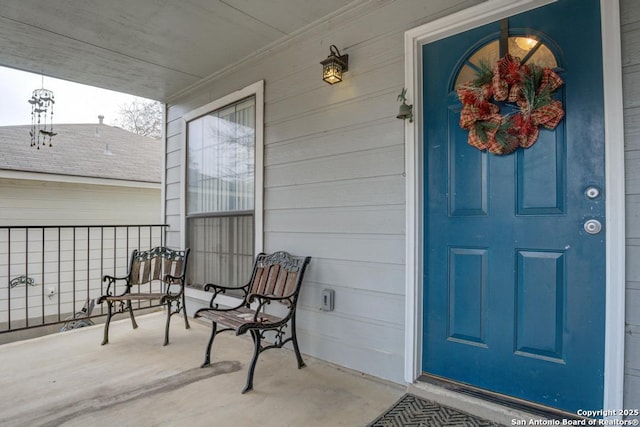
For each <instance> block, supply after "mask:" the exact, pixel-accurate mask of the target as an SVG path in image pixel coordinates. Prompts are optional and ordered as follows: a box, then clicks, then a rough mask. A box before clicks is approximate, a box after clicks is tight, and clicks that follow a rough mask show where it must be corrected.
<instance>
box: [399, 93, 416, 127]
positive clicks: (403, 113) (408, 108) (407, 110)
mask: <svg viewBox="0 0 640 427" xmlns="http://www.w3.org/2000/svg"><path fill="white" fill-rule="evenodd" d="M406 94H407V89H406V88H404V89H402V92H400V95H398V101H402V104H401V105H400V110H399V111H398V115H397V116H396V118H397V119H401V120H407V119H409V123H413V105H407V97H406Z"/></svg>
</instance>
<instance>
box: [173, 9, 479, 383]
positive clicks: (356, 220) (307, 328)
mask: <svg viewBox="0 0 640 427" xmlns="http://www.w3.org/2000/svg"><path fill="white" fill-rule="evenodd" d="M476 3H479V0H457V1H451V0H438V1H429V2H425V1H424V0H407V1H402V2H393V1H387V0H377V1H371V2H369V3H368V4H367V5H366V7H365V6H363V7H360V8H359V9H357V10H352V11H350V12H347V13H346V14H345V15H343V16H340V17H337V18H335V19H332V20H330V21H329V22H326V23H323V24H321V25H319V26H315V27H311V28H309V29H308V31H306V32H304V34H301V35H299V36H298V37H295V38H293V39H290V40H288V41H287V42H285V43H284V44H282V45H279V46H277V47H275V48H273V49H271V50H270V51H269V52H268V53H266V54H262V55H257V56H256V57H254V58H252V59H248V60H246V61H245V62H244V63H242V64H241V65H239V66H237V67H234V68H233V69H231V70H228V71H227V72H226V73H223V74H221V75H219V76H217V77H215V78H213V79H211V80H210V81H209V82H208V83H206V84H205V85H202V86H200V87H198V88H197V89H196V90H193V91H191V92H190V93H188V94H185V95H184V96H181V97H179V98H177V99H174V100H172V101H171V102H169V105H168V116H167V120H168V125H167V159H166V164H167V180H166V186H167V187H166V195H167V199H166V215H167V218H166V221H167V223H169V224H170V226H171V227H170V230H171V233H170V235H169V237H168V243H169V244H173V245H177V244H179V243H180V231H181V230H180V185H181V184H180V162H181V158H182V155H183V153H182V152H181V145H182V138H183V136H182V135H181V132H182V120H181V118H182V115H183V114H185V113H187V112H188V111H190V110H193V109H195V108H197V107H200V106H202V105H204V104H206V103H208V102H211V101H213V100H215V99H218V98H220V97H222V96H224V95H227V94H228V93H231V92H233V91H235V90H238V89H240V88H242V87H245V86H247V85H249V84H252V83H254V82H256V81H258V80H265V188H264V202H265V212H264V214H265V223H264V242H265V244H264V250H265V251H267V252H271V251H274V250H278V249H284V250H288V251H290V252H292V253H295V254H299V255H310V256H312V257H313V260H312V262H311V265H310V267H309V270H308V272H307V276H306V280H305V287H304V288H303V291H302V295H301V301H300V302H301V304H302V307H301V311H300V312H299V313H300V314H299V323H298V328H299V329H298V332H299V336H300V342H301V347H302V351H303V352H304V353H308V354H311V355H313V356H316V357H319V358H322V359H325V360H328V361H331V362H334V363H337V364H340V365H343V366H347V367H349V368H353V369H356V370H359V371H363V372H366V373H369V374H373V375H375V376H378V377H382V378H386V379H390V380H393V381H396V382H403V367H404V299H405V290H404V287H405V278H404V261H405V260H404V251H405V247H404V244H405V240H404V233H405V210H404V204H405V195H404V192H405V177H404V134H403V123H402V121H400V120H397V119H396V118H395V116H396V114H397V111H398V106H399V104H398V102H397V100H396V98H397V95H398V94H399V93H400V91H401V89H402V87H403V86H404V32H405V30H407V29H410V28H413V27H416V26H418V25H421V24H423V23H425V22H428V21H431V20H434V19H437V18H440V17H442V16H445V15H448V14H450V13H452V12H454V11H457V10H460V9H463V8H466V7H468V6H471V5H473V4H476ZM331 44H335V45H337V46H338V48H339V49H340V50H341V52H342V53H343V54H344V53H347V54H349V72H348V73H347V74H346V78H345V80H344V81H343V82H342V83H340V84H338V85H335V86H329V85H327V84H326V83H324V82H323V81H322V80H321V66H320V64H319V62H320V61H321V60H323V59H325V58H326V56H327V55H328V54H329V46H330V45H331ZM324 288H331V289H334V290H335V293H336V299H335V311H333V312H330V313H326V312H321V311H320V310H319V306H320V301H321V298H320V292H321V290H322V289H324ZM193 308H194V307H193V305H192V306H191V307H190V310H191V309H193Z"/></svg>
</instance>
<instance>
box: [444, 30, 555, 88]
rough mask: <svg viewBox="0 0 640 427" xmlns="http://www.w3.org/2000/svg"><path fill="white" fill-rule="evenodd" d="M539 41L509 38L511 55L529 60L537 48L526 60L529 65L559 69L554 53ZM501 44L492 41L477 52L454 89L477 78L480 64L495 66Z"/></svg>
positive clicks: (460, 74) (465, 67)
mask: <svg viewBox="0 0 640 427" xmlns="http://www.w3.org/2000/svg"><path fill="white" fill-rule="evenodd" d="M537 44H538V41H537V40H534V39H532V38H528V37H509V53H510V54H511V55H513V56H515V57H518V58H520V59H525V58H527V55H528V54H529V52H530V51H531V50H532V49H533V48H536V50H535V52H534V53H533V55H531V57H529V58H527V59H526V63H527V64H532V63H533V64H537V65H540V66H541V67H549V68H557V67H558V62H557V61H556V58H555V56H554V55H553V52H551V50H550V49H549V48H548V47H547V46H546V45H545V44H544V43H541V44H540V46H537ZM499 47H500V45H499V42H498V40H494V41H491V42H489V43H487V44H485V45H484V46H482V47H480V49H478V50H476V51H475V52H474V53H473V54H472V55H471V56H470V57H469V59H468V60H467V61H466V62H465V64H464V65H463V66H462V68H461V69H460V72H459V73H458V76H457V77H456V82H455V85H454V89H456V88H458V87H459V86H460V85H462V84H464V83H466V82H468V81H471V80H473V79H474V78H475V77H476V72H477V70H478V68H479V66H480V64H482V63H484V64H490V65H493V64H495V62H496V61H497V60H498V59H499Z"/></svg>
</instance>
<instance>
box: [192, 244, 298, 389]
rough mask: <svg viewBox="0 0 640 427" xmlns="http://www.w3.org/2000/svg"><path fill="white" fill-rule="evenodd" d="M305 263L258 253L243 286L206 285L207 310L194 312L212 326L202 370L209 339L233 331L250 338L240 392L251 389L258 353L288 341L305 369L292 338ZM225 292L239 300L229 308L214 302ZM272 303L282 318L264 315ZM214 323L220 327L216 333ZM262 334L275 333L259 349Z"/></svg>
mask: <svg viewBox="0 0 640 427" xmlns="http://www.w3.org/2000/svg"><path fill="white" fill-rule="evenodd" d="M309 261H311V257H294V256H291V255H290V254H288V253H287V252H275V253H273V254H271V255H267V254H264V253H261V254H259V255H258V256H257V258H256V261H255V264H254V266H253V272H252V274H251V279H250V280H249V283H247V284H246V285H244V286H242V287H240V288H232V287H227V286H220V285H214V284H212V283H208V284H206V285H205V288H204V289H205V291H210V290H213V296H212V297H211V302H210V303H209V307H207V308H202V309H200V310H198V311H196V313H195V315H194V317H196V318H197V317H201V318H204V319H208V320H210V321H211V323H212V325H211V336H210V337H209V342H208V343H207V347H206V350H205V358H204V363H203V364H202V367H203V368H204V367H205V366H208V365H209V364H210V363H211V346H212V344H213V339H214V338H215V337H216V335H217V334H218V333H220V332H224V331H235V332H236V335H242V334H245V333H247V332H249V333H251V337H252V338H253V344H254V351H253V358H252V360H251V365H250V366H249V372H248V374H247V383H246V385H245V387H244V389H243V390H242V393H246V392H247V391H249V390H251V389H253V374H254V372H255V367H256V362H257V361H258V356H259V355H260V353H262V352H263V351H265V350H268V349H271V348H281V347H282V346H283V345H285V344H286V343H288V342H291V343H292V344H293V350H294V351H295V354H296V358H297V360H298V369H300V368H302V367H303V366H305V364H304V361H303V360H302V356H301V355H300V349H299V347H298V337H297V335H296V305H297V303H298V295H299V293H300V285H301V284H302V279H303V276H304V271H305V269H306V267H307V264H309ZM228 291H236V292H237V291H239V292H241V296H242V299H241V301H240V302H239V303H238V304H237V305H235V306H233V307H227V306H223V305H220V304H219V303H218V302H216V298H217V297H218V295H221V294H225V293H227V292H228ZM272 301H277V302H279V303H281V304H282V305H283V306H284V308H285V314H284V315H281V316H276V315H273V314H268V313H265V311H264V309H265V306H266V305H268V304H271V302H272ZM252 304H253V306H252ZM218 324H220V325H222V326H223V327H224V328H223V329H220V330H218ZM289 324H290V325H291V329H290V331H291V335H290V336H289V337H288V338H285V329H286V328H287V326H288V325H289ZM266 332H273V333H274V334H275V337H274V342H273V343H267V345H265V346H263V345H262V343H261V342H262V339H263V338H265V333H266Z"/></svg>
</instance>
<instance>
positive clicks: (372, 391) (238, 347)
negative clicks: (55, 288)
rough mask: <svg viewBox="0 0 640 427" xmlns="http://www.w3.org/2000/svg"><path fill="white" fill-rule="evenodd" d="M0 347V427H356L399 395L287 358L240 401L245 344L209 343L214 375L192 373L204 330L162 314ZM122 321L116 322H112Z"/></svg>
mask: <svg viewBox="0 0 640 427" xmlns="http://www.w3.org/2000/svg"><path fill="white" fill-rule="evenodd" d="M116 319H118V320H116V321H115V322H112V324H111V331H110V337H109V338H110V343H109V344H108V345H106V346H101V345H100V342H101V341H102V332H103V325H96V326H92V327H87V328H82V329H77V330H74V331H69V332H65V333H59V334H54V335H48V336H44V337H40V338H35V339H31V340H27V341H21V342H15V343H9V344H4V345H1V346H0V378H1V380H0V384H2V387H0V425H2V426H21V427H22V426H30V427H31V426H83V427H86V426H114V425H117V426H136V427H139V426H190V427H191V426H230V425H233V426H274V427H275V426H278V427H282V426H305V427H312V426H363V425H366V424H367V423H369V422H370V421H372V420H374V419H375V418H376V417H377V416H378V415H379V414H380V413H382V412H383V411H384V410H386V409H387V408H389V407H390V406H391V405H392V404H393V403H394V402H395V401H396V400H397V399H398V398H399V397H400V396H401V395H402V394H403V393H404V391H405V387H403V386H400V385H397V384H391V383H386V382H383V381H379V380H376V379H372V378H369V377H367V376H364V375H360V374H357V373H354V372H351V371H349V370H346V369H341V368H339V367H336V366H334V365H331V364H328V363H325V362H322V361H319V360H317V359H313V358H311V357H309V356H305V355H303V357H304V359H305V362H306V364H307V366H306V367H305V368H303V369H300V370H298V369H297V365H296V361H295V356H294V354H293V352H292V351H290V350H287V349H280V350H278V349H276V350H270V351H267V352H265V353H263V354H262V355H260V360H259V361H258V365H257V367H256V373H255V377H254V390H253V391H251V392H249V393H247V394H244V395H243V394H241V393H240V392H241V390H242V388H243V386H244V383H245V379H246V374H247V367H248V364H249V360H250V359H251V354H252V348H253V346H252V342H251V340H250V338H248V337H236V336H235V335H233V334H232V333H223V334H220V335H218V337H216V341H215V343H214V347H213V352H212V365H211V366H210V367H208V368H204V369H201V368H199V366H200V364H201V362H202V359H203V354H204V346H205V344H206V341H207V339H208V336H209V331H210V328H209V326H207V325H205V324H203V323H200V322H199V321H194V320H193V319H189V321H190V323H191V329H190V330H185V328H184V322H183V319H182V318H177V317H174V318H173V319H172V324H171V334H170V344H169V345H168V346H166V347H163V346H162V340H163V333H164V321H165V315H164V313H161V312H159V313H153V314H148V315H144V316H139V317H136V320H138V324H139V325H140V326H139V328H138V329H136V330H132V329H131V323H130V321H129V319H128V317H124V316H122V315H120V317H119V318H116ZM119 319H121V320H119Z"/></svg>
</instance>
